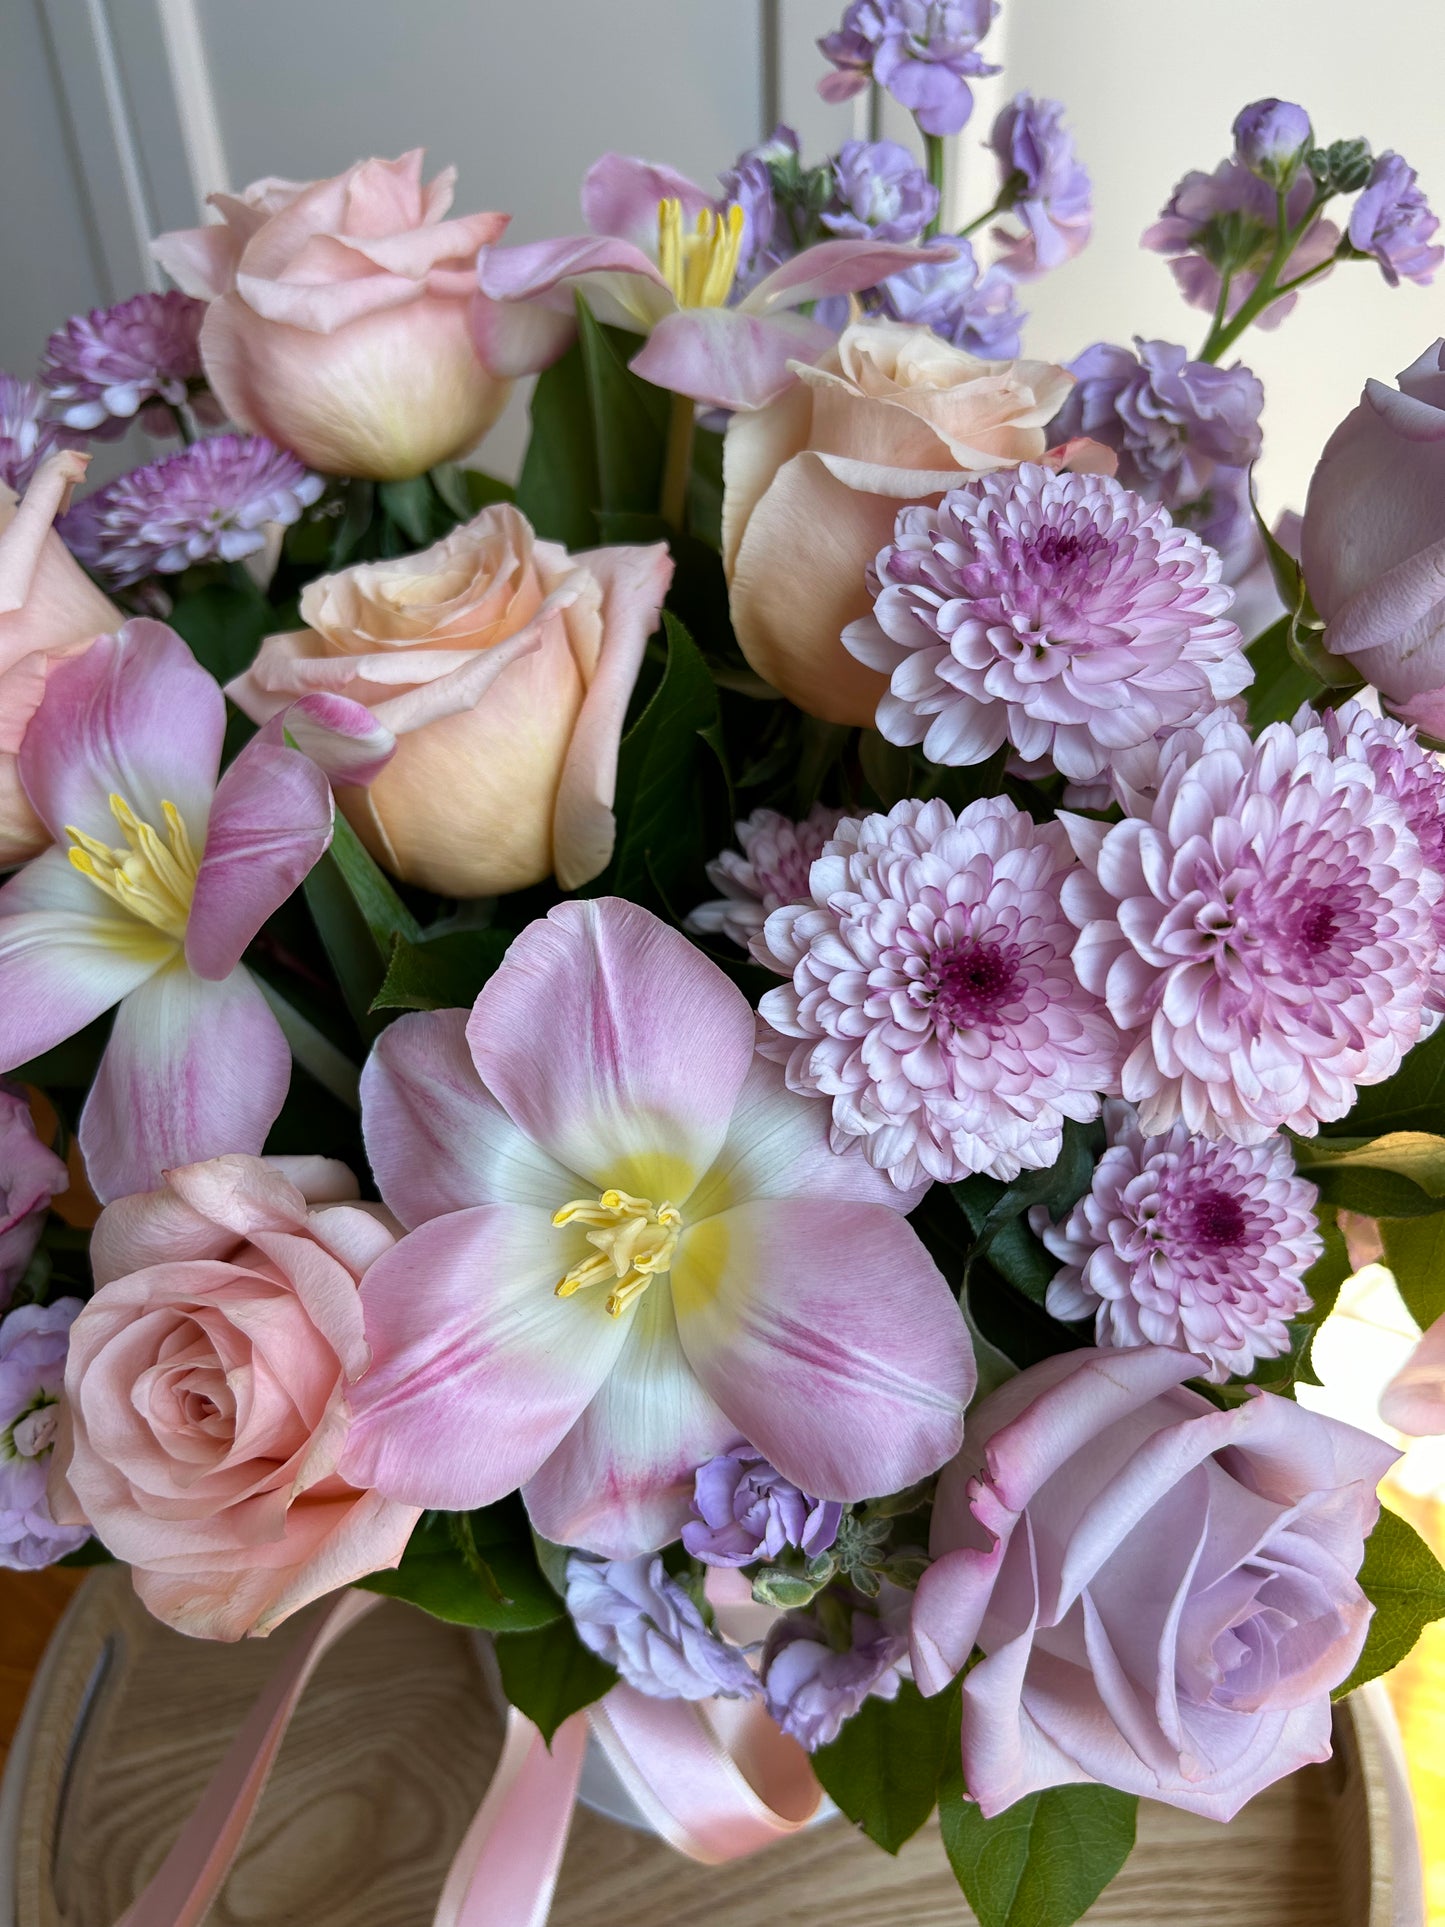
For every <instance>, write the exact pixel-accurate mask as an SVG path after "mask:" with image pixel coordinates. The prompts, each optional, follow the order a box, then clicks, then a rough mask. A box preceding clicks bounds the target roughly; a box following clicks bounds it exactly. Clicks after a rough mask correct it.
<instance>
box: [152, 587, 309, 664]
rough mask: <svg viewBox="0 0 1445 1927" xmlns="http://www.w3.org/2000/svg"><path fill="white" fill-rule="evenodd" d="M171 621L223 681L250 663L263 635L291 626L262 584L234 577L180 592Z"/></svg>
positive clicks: (198, 658)
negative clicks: (241, 582)
mask: <svg viewBox="0 0 1445 1927" xmlns="http://www.w3.org/2000/svg"><path fill="white" fill-rule="evenodd" d="M169 621H170V625H171V627H172V628H173V629H174V630H175V632H176V634H177V635H178V636H181V637H183V638H184V639H185V641H186V642H188V643H189V644H190V648H191V654H192V655H193V656H194V657H195V659H196V661H197V662H198V663H199V664H200V665H201V667H202V668H203V669H208V670H209V671H210V672H211V674H212V675H213V676H214V677H215V678H216V680H217V682H222V683H225V682H229V681H230V680H231V678H232V677H233V676H239V675H240V674H241V672H242V670H244V669H249V668H250V666H251V664H252V662H253V661H254V660H255V656H256V651H257V650H258V649H259V648H260V646H261V644H262V642H263V640H264V639H265V638H266V637H267V636H268V635H270V634H271V633H272V632H273V631H275V630H279V629H282V628H284V627H285V626H286V625H285V624H284V623H283V622H281V621H280V620H279V618H278V616H277V612H276V611H275V610H274V609H273V608H272V607H271V605H270V603H269V602H268V601H267V600H266V598H265V596H263V595H262V593H261V591H260V590H259V589H258V588H255V587H254V586H249V587H247V588H242V587H240V586H239V585H237V584H234V583H229V582H211V583H207V584H206V586H205V587H204V588H202V589H197V590H196V591H195V592H194V593H193V594H191V595H185V596H181V597H179V598H178V599H177V601H176V604H175V607H174V608H173V609H172V610H171V613H170V617H169Z"/></svg>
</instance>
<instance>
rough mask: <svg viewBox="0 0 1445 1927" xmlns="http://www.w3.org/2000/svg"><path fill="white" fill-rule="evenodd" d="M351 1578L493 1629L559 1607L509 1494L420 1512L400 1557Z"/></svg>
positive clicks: (545, 1616) (524, 1622) (556, 1612)
mask: <svg viewBox="0 0 1445 1927" xmlns="http://www.w3.org/2000/svg"><path fill="white" fill-rule="evenodd" d="M358 1583H359V1584H360V1585H361V1586H363V1587H365V1588H366V1590H367V1591H368V1592H379V1593H384V1594H385V1595H386V1596H387V1598H389V1599H405V1600H408V1601H409V1602H410V1603H411V1604H412V1605H414V1606H420V1607H421V1608H422V1610H423V1611H424V1612H429V1613H431V1614H432V1615H433V1617H434V1618H437V1619H446V1620H449V1621H450V1622H451V1623H452V1624H453V1625H456V1626H483V1627H485V1628H486V1629H487V1630H488V1631H489V1632H496V1633H530V1632H534V1631H536V1630H537V1629H538V1628H539V1627H542V1626H549V1625H551V1624H552V1622H553V1621H554V1620H556V1619H559V1618H561V1616H562V1610H563V1609H562V1601H561V1600H560V1599H559V1598H558V1596H557V1594H556V1593H555V1592H554V1591H553V1590H552V1587H551V1586H550V1585H549V1584H548V1583H547V1580H546V1578H545V1576H544V1575H543V1573H542V1571H541V1568H540V1567H539V1566H538V1564H537V1556H536V1552H535V1550H534V1548H533V1545H532V1539H531V1534H530V1532H529V1531H528V1529H527V1522H526V1518H525V1516H524V1515H523V1513H522V1510H521V1507H520V1505H519V1504H518V1503H517V1502H515V1501H512V1502H508V1501H503V1503H502V1504H500V1505H495V1506H488V1507H487V1508H486V1509H485V1511H481V1512H425V1513H423V1514H422V1516H421V1519H420V1521H419V1522H418V1524H417V1527H416V1530H415V1531H414V1532H413V1533H412V1535H411V1539H410V1542H409V1543H408V1545H407V1549H406V1551H405V1553H404V1554H403V1555H402V1560H401V1564H400V1565H399V1566H397V1567H396V1568H395V1570H394V1571H391V1572H374V1573H371V1574H370V1575H369V1576H368V1577H367V1578H365V1579H362V1580H360V1581H358Z"/></svg>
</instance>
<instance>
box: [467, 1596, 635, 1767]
mask: <svg viewBox="0 0 1445 1927" xmlns="http://www.w3.org/2000/svg"><path fill="white" fill-rule="evenodd" d="M494 1645H495V1647H496V1654H497V1666H498V1668H499V1670H500V1672H501V1675H502V1690H503V1692H504V1693H505V1694H506V1696H507V1698H508V1700H509V1701H510V1702H511V1704H512V1705H513V1706H515V1707H516V1708H517V1710H518V1711H519V1712H522V1713H525V1714H526V1715H527V1718H528V1719H529V1720H531V1722H532V1724H533V1725H534V1726H536V1727H539V1728H540V1729H541V1732H542V1737H543V1738H544V1739H545V1740H546V1741H547V1744H548V1745H549V1746H550V1745H551V1743H552V1735H553V1734H554V1733H555V1732H556V1731H557V1728H558V1727H559V1726H560V1725H561V1724H562V1722H563V1721H564V1720H566V1719H569V1718H570V1717H571V1716H572V1714H573V1713H580V1712H581V1710H582V1708H583V1707H584V1706H591V1705H592V1704H593V1702H594V1701H595V1700H600V1699H601V1698H602V1696H603V1694H604V1693H606V1692H608V1691H609V1690H610V1689H611V1688H612V1687H613V1686H615V1685H616V1684H617V1674H616V1673H615V1672H614V1671H613V1669H612V1668H611V1667H610V1666H609V1665H608V1664H607V1662H606V1661H605V1660H601V1659H598V1657H597V1655H596V1654H595V1653H589V1652H588V1650H587V1648H586V1647H585V1646H584V1645H583V1644H582V1642H581V1640H580V1639H579V1638H578V1637H577V1633H576V1629H575V1628H574V1627H573V1624H572V1622H571V1620H570V1619H567V1618H565V1617H564V1618H561V1619H557V1620H554V1621H553V1622H552V1624H551V1625H549V1626H544V1627H542V1628H541V1630H540V1631H538V1632H531V1633H498V1635H497V1637H496V1640H495V1641H494Z"/></svg>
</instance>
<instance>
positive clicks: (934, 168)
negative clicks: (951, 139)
mask: <svg viewBox="0 0 1445 1927" xmlns="http://www.w3.org/2000/svg"><path fill="white" fill-rule="evenodd" d="M946 157H947V149H946V147H945V146H944V141H943V136H942V134H925V135H924V136H923V161H924V165H925V167H926V168H927V169H928V178H929V180H930V181H931V182H932V183H933V185H934V186H935V187H936V188H937V189H938V212H937V213H936V214H935V215H934V217H933V219H932V220H931V221H930V222H929V223H928V226H927V227H926V228H925V229H924V231H923V233H924V239H925V240H927V241H931V240H932V239H933V237H934V235H935V234H937V232H938V230H939V227H940V226H941V225H942V222H943V176H944V168H945V162H946ZM965 231H966V230H965Z"/></svg>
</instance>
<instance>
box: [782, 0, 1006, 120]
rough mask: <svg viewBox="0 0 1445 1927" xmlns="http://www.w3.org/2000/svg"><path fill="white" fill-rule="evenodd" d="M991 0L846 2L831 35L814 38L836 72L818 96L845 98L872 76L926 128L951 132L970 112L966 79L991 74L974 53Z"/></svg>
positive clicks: (993, 6) (991, 11) (994, 0)
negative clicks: (835, 29)
mask: <svg viewBox="0 0 1445 1927" xmlns="http://www.w3.org/2000/svg"><path fill="white" fill-rule="evenodd" d="M997 12H998V0H852V5H851V6H850V7H849V8H848V10H847V12H846V13H845V14H844V15H843V23H842V25H841V27H840V28H839V29H838V31H837V32H836V33H830V34H825V35H824V37H823V38H822V39H821V40H820V41H819V42H818V46H819V48H820V50H821V51H822V53H823V54H824V56H825V57H826V58H827V59H828V60H830V61H831V62H832V63H833V66H834V67H835V68H836V70H837V71H836V72H835V73H831V74H825V75H824V76H823V78H822V79H821V80H820V81H819V82H818V92H819V93H820V94H821V95H822V96H823V99H824V100H831V101H838V100H847V99H848V98H849V97H850V96H851V95H853V94H857V93H861V92H862V90H863V88H864V87H866V86H867V84H868V81H869V79H870V78H871V79H873V80H876V81H877V83H878V85H879V86H880V87H883V88H885V89H886V90H887V91H888V92H889V93H890V94H892V96H893V98H894V99H895V100H896V101H897V102H898V103H899V105H900V106H903V107H906V108H907V109H908V110H909V112H910V113H911V114H912V115H913V116H914V117H915V119H916V120H917V122H918V125H919V126H920V127H921V128H922V130H923V132H924V133H925V134H957V133H958V132H959V131H960V130H961V129H962V127H963V126H964V124H965V123H966V121H967V120H968V117H969V115H970V114H971V113H972V111H973V91H972V89H971V88H970V87H969V84H968V83H969V80H970V79H972V78H974V77H977V76H980V75H983V74H996V73H997V72H998V71H999V70H998V68H997V67H991V66H990V65H989V64H988V63H987V62H986V61H985V60H984V58H983V56H982V55H981V54H980V53H979V52H978V43H979V41H980V40H982V39H983V37H984V35H985V34H986V33H987V32H988V30H989V28H990V26H991V25H992V24H993V19H994V15H995V14H996V13H997Z"/></svg>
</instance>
